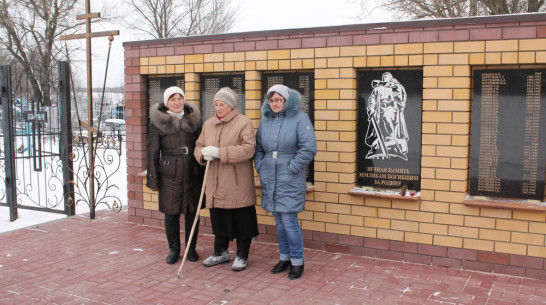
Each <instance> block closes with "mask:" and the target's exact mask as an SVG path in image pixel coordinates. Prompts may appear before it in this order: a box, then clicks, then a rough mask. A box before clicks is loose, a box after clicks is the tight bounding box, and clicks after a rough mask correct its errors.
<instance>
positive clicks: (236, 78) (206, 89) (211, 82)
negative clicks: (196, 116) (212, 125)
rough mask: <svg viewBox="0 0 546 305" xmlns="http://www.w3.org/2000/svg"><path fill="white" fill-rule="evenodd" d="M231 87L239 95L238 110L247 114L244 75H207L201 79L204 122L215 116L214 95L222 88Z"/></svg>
mask: <svg viewBox="0 0 546 305" xmlns="http://www.w3.org/2000/svg"><path fill="white" fill-rule="evenodd" d="M223 87H229V88H231V89H233V91H235V92H236V93H237V109H239V112H240V113H242V114H245V77H244V75H207V76H202V77H201V112H202V113H203V122H204V121H206V120H207V119H209V118H210V117H212V116H213V115H215V113H216V112H215V110H214V95H215V94H216V92H218V90H220V88H223Z"/></svg>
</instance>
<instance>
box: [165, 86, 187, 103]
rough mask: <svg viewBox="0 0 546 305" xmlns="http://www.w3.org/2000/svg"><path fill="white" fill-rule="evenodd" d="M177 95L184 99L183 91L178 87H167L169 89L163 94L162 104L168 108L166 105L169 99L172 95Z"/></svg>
mask: <svg viewBox="0 0 546 305" xmlns="http://www.w3.org/2000/svg"><path fill="white" fill-rule="evenodd" d="M177 93H179V94H180V95H182V97H183V98H186V96H185V95H184V90H182V89H181V88H180V87H176V86H172V87H169V88H167V89H165V92H164V93H163V104H165V106H167V107H169V105H167V103H168V102H169V98H170V97H171V96H172V95H173V94H177Z"/></svg>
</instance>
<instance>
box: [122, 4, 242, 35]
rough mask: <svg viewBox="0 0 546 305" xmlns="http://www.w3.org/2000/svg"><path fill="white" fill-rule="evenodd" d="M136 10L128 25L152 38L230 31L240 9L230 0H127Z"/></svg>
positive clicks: (127, 21) (131, 8)
mask: <svg viewBox="0 0 546 305" xmlns="http://www.w3.org/2000/svg"><path fill="white" fill-rule="evenodd" d="M125 1H126V4H127V5H128V6H129V9H130V10H131V11H132V12H133V13H134V15H133V16H132V17H129V18H128V19H129V20H126V24H127V26H128V28H130V29H132V30H135V31H138V32H141V33H143V34H145V35H146V36H149V37H152V38H168V37H177V36H193V35H207V34H217V33H223V32H227V31H228V30H230V29H231V27H232V26H233V23H234V21H235V16H236V13H237V9H231V8H230V7H229V0H125Z"/></svg>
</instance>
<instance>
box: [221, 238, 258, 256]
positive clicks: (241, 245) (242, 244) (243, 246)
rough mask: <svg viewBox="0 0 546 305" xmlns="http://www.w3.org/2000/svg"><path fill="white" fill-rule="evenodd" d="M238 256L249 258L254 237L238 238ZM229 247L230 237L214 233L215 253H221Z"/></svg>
mask: <svg viewBox="0 0 546 305" xmlns="http://www.w3.org/2000/svg"><path fill="white" fill-rule="evenodd" d="M236 242H237V256H238V257H240V258H242V259H248V253H249V251H250V243H251V242H252V238H248V239H241V238H237V239H236ZM228 247H229V237H225V236H218V235H214V254H215V255H220V254H222V253H223V252H224V251H226V250H227V249H228Z"/></svg>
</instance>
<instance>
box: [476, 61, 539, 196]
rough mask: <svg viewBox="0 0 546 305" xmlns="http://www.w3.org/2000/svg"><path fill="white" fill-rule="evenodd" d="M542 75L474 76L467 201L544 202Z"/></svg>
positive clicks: (536, 71) (492, 73)
mask: <svg viewBox="0 0 546 305" xmlns="http://www.w3.org/2000/svg"><path fill="white" fill-rule="evenodd" d="M545 90H546V69H518V70H515V69H511V70H508V69H506V70H476V71H474V99H473V104H472V149H471V160H470V192H469V194H470V195H472V196H490V197H506V198H519V199H536V200H543V199H544V171H545V163H544V162H545V157H546V150H545V146H546V141H545V140H544V139H545V134H544V132H546V129H545V128H546V111H545V109H544V108H545V107H546V104H545V105H544V106H543V105H542V103H546V92H545Z"/></svg>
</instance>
